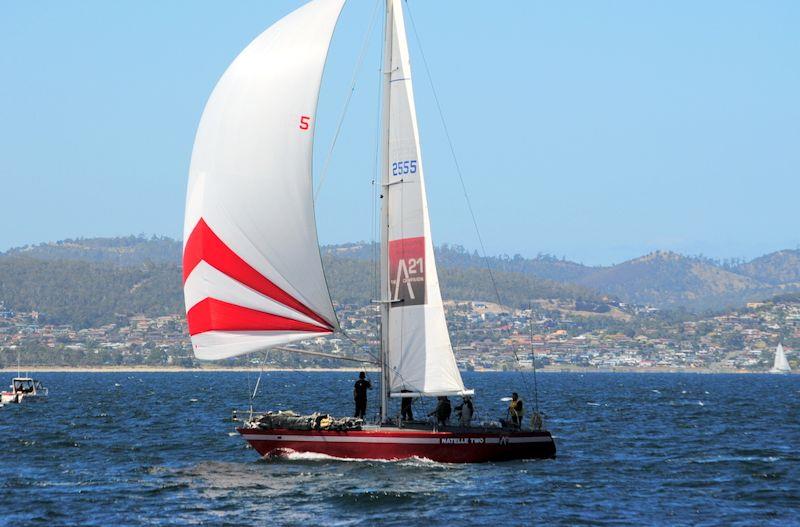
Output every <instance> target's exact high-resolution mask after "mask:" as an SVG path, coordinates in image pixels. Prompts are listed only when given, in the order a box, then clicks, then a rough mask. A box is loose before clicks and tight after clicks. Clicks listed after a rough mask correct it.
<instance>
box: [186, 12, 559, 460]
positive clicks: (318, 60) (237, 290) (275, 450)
mask: <svg viewBox="0 0 800 527" xmlns="http://www.w3.org/2000/svg"><path fill="white" fill-rule="evenodd" d="M343 5H344V0H313V1H310V2H308V3H307V4H305V5H304V6H302V7H300V8H298V9H297V10H295V11H294V12H292V13H290V14H288V15H287V16H285V17H284V18H282V19H281V20H279V21H278V22H276V23H275V24H274V25H272V26H271V27H270V28H268V29H267V30H266V31H265V32H263V33H262V34H261V35H259V36H258V37H256V39H255V40H254V41H253V42H252V43H250V44H249V45H248V46H247V47H246V48H245V49H244V50H243V51H242V52H241V53H240V54H239V56H238V57H237V58H236V59H235V60H234V61H233V63H232V64H231V65H230V66H229V67H228V69H227V71H226V72H225V73H224V75H223V76H222V77H221V79H220V80H219V82H218V84H217V85H216V87H215V88H214V90H213V92H212V94H211V96H210V97H209V100H208V102H207V104H206V107H205V109H204V111H203V115H202V118H201V121H200V124H199V126H198V130H197V135H196V138H195V144H194V149H193V152H192V159H191V166H190V174H189V184H188V190H187V198H186V212H185V223H184V251H183V280H184V296H185V303H186V312H187V313H186V316H187V322H188V326H189V333H190V335H191V340H192V346H193V350H194V353H195V356H196V357H197V358H199V359H203V360H221V359H227V358H230V357H236V356H238V355H242V354H247V353H254V352H260V351H264V350H267V349H270V348H275V347H281V348H280V349H282V350H283V351H291V350H292V348H286V347H285V346H286V345H287V344H290V343H293V342H297V341H301V340H308V339H315V338H318V337H324V336H328V335H331V334H333V333H335V332H337V331H339V330H340V327H339V322H338V320H337V317H336V313H335V311H334V307H333V303H332V300H331V298H330V293H329V290H328V287H327V283H326V279H325V275H324V273H323V266H322V259H321V253H320V248H319V243H318V240H317V228H316V219H315V212H314V197H313V188H312V144H313V139H314V129H315V127H316V107H317V100H318V96H319V91H320V85H321V79H322V74H323V69H324V66H325V62H326V58H327V54H328V48H329V46H330V41H331V37H332V35H333V31H334V28H335V26H336V23H337V21H338V18H339V15H340V13H341V10H342V7H343ZM384 36H385V41H384V48H383V49H384V50H383V83H382V116H381V123H382V139H381V143H382V144H381V149H382V156H381V158H382V168H381V185H382V192H381V218H380V225H381V231H382V232H381V252H380V255H381V256H380V268H381V278H380V282H381V286H380V295H381V297H380V299H378V300H376V302H377V303H379V304H380V315H381V316H380V320H381V346H380V360H379V362H380V366H381V378H380V380H381V382H380V388H381V389H380V392H381V404H380V418H379V419H378V422H376V423H358V425H356V426H350V427H325V426H324V423H323V424H322V426H320V425H321V423H320V422H319V421H320V420H317V422H316V423H314V425H313V426H310V427H306V428H309V429H302V428H303V427H291V428H290V427H288V425H280V424H277V425H276V424H274V422H277V421H279V420H272V422H273V424H266V420H265V419H264V417H263V416H251V418H250V419H248V420H247V421H246V422H245V423H244V424H243V425H242V426H240V427H239V428H238V429H237V430H238V432H239V433H240V434H241V435H242V436H243V438H244V439H245V440H246V441H247V442H248V443H249V444H250V445H252V446H253V447H254V448H255V450H256V451H258V452H259V454H261V455H262V456H267V455H274V454H280V453H284V452H290V451H295V452H314V453H320V454H326V455H329V456H333V457H339V458H362V459H389V460H391V459H403V458H408V457H421V458H427V459H431V460H433V461H441V462H480V461H500V460H509V459H519V458H548V457H554V456H555V443H554V441H553V438H552V436H551V434H550V433H549V432H548V431H546V430H542V429H541V426H539V421H536V422H534V423H532V424H533V425H534V426H533V428H534V429H533V430H530V429H527V427H525V425H524V424H523V425H522V426H510V425H494V426H489V425H487V426H478V427H473V426H470V427H458V426H441V427H440V426H436V425H433V424H428V423H420V422H414V423H404V422H403V421H402V420H400V419H399V418H395V417H392V416H390V410H389V408H390V400H391V399H392V398H399V397H442V396H464V395H471V394H473V390H470V389H467V388H466V387H465V386H464V383H463V380H462V378H461V374H460V372H459V370H458V367H457V364H456V360H455V356H454V354H453V350H452V346H451V343H450V337H449V334H448V331H447V324H446V320H445V312H444V306H443V302H442V296H441V292H440V288H439V280H438V275H437V271H436V262H435V259H434V252H433V242H432V239H431V229H430V220H429V217H428V205H427V197H426V193H425V183H424V179H423V164H422V158H421V155H420V141H419V131H418V129H417V115H416V110H415V105H414V92H413V88H412V75H411V67H410V60H409V50H408V44H407V40H406V31H405V22H404V15H403V8H402V3H401V2H400V0H387V1H386V18H385V27H384ZM284 421H285V420H284ZM334 428H336V429H334Z"/></svg>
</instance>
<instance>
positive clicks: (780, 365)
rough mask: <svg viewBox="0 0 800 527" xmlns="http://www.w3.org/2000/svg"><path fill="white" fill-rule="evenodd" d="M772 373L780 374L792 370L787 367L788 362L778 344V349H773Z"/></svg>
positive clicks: (781, 346)
mask: <svg viewBox="0 0 800 527" xmlns="http://www.w3.org/2000/svg"><path fill="white" fill-rule="evenodd" d="M772 371H774V372H781V373H785V372H790V371H792V368H790V367H789V361H788V360H786V353H784V351H783V345H782V344H778V347H777V348H775V362H774V363H773V365H772Z"/></svg>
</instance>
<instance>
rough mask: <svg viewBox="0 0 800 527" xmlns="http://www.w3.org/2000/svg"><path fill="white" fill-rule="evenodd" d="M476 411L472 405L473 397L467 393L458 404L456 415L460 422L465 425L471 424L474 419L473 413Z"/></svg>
mask: <svg viewBox="0 0 800 527" xmlns="http://www.w3.org/2000/svg"><path fill="white" fill-rule="evenodd" d="M474 413H475V407H474V406H473V405H472V397H470V396H469V395H465V396H464V398H463V399H462V400H461V404H459V405H458V406H456V415H457V416H458V424H460V425H461V426H463V427H467V426H469V423H470V421H472V415H473V414H474Z"/></svg>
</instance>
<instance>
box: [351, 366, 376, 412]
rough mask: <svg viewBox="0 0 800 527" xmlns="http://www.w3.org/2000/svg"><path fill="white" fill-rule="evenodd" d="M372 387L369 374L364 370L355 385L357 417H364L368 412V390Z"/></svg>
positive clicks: (354, 395)
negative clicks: (368, 378)
mask: <svg viewBox="0 0 800 527" xmlns="http://www.w3.org/2000/svg"><path fill="white" fill-rule="evenodd" d="M370 389H372V383H371V382H369V381H368V380H367V374H366V373H364V372H363V371H362V372H361V373H359V374H358V380H357V381H356V384H355V385H354V386H353V400H354V401H355V403H356V413H355V416H356V417H360V418H361V419H364V416H365V415H366V413H367V390H370Z"/></svg>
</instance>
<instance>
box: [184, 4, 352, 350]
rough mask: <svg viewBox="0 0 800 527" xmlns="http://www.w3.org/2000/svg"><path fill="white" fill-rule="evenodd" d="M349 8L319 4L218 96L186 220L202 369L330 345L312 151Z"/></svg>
mask: <svg viewBox="0 0 800 527" xmlns="http://www.w3.org/2000/svg"><path fill="white" fill-rule="evenodd" d="M343 4H344V0H313V1H311V2H309V3H308V4H306V5H304V6H302V7H300V8H299V9H297V10H296V11H294V12H292V13H290V14H289V15H287V16H285V17H284V18H282V19H281V20H279V21H278V22H276V23H275V24H274V25H272V26H271V27H270V28H269V29H267V30H266V31H265V32H263V33H262V34H261V35H259V36H258V37H257V38H256V39H255V40H254V41H253V42H252V43H251V44H250V45H248V46H247V48H245V49H244V51H242V52H241V54H240V55H239V56H238V57H237V58H236V59H235V60H234V61H233V63H232V64H231V65H230V66H229V68H228V69H227V71H226V72H225V74H224V75H223V76H222V78H221V79H220V80H219V82H218V83H217V85H216V87H215V88H214V91H213V93H212V94H211V96H210V98H209V100H208V102H207V104H206V107H205V110H204V111H203V116H202V119H201V121H200V125H199V127H198V130H197V136H196V138H195V143H194V150H193V152H192V160H191V167H190V170H189V185H188V190H187V196H186V213H185V220H184V232H183V239H184V252H183V278H184V296H185V301H186V312H187V320H188V323H189V333H190V334H191V338H192V346H193V348H194V352H195V355H196V356H197V357H198V358H200V359H212V360H213V359H224V358H228V357H234V356H237V355H241V354H244V353H249V352H253V351H258V350H262V349H266V348H269V347H272V346H279V345H283V344H287V343H289V342H294V341H298V340H303V339H308V338H313V337H318V336H322V335H327V334H330V333H331V332H333V331H334V330H336V329H337V327H338V326H337V320H336V315H335V313H334V310H333V305H332V302H331V299H330V295H329V292H328V288H327V284H326V283H325V276H324V274H323V269H322V261H321V257H320V250H319V244H318V240H317V228H316V221H315V217H314V203H313V194H312V173H311V167H312V159H311V158H312V145H313V139H314V129H315V124H316V109H317V100H318V97H319V90H320V82H321V79H322V72H323V69H324V66H325V60H326V57H327V53H328V47H329V46H330V40H331V37H332V34H333V30H334V27H335V25H336V21H337V20H338V18H339V14H340V12H341V10H342V6H343Z"/></svg>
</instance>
